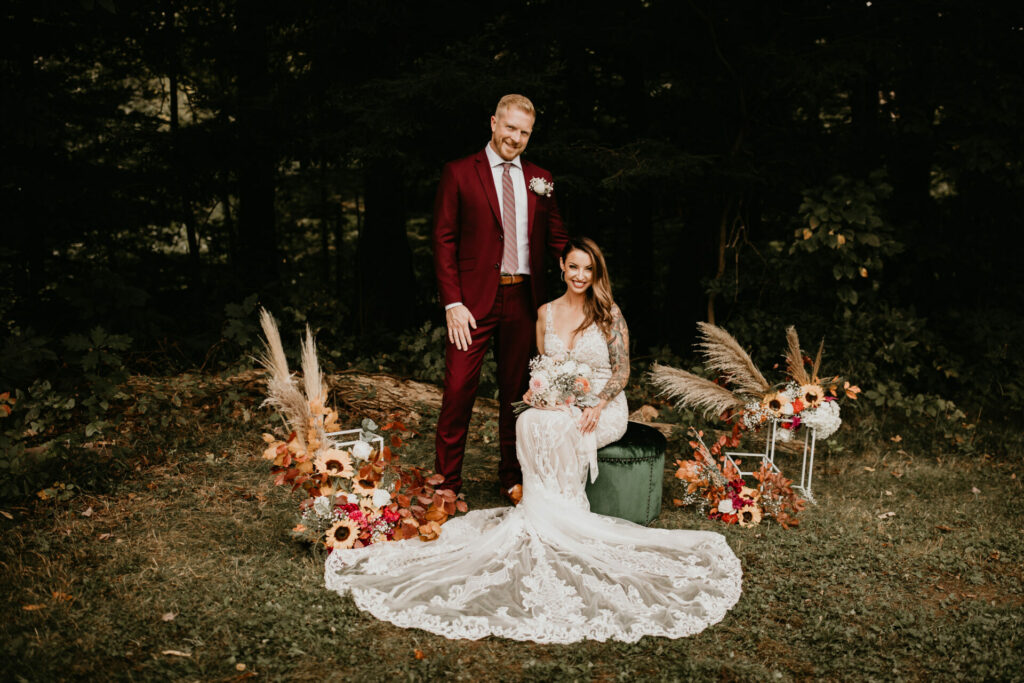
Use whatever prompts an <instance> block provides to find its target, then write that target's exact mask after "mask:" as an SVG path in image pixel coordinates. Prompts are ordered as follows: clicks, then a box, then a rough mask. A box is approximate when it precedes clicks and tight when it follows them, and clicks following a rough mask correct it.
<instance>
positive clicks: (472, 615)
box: [325, 238, 742, 643]
mask: <svg viewBox="0 0 1024 683" xmlns="http://www.w3.org/2000/svg"><path fill="white" fill-rule="evenodd" d="M559 267H560V268H561V270H562V279H563V280H564V281H565V284H566V290H565V293H564V294H563V295H562V296H561V297H559V298H557V299H555V300H554V301H551V302H549V303H547V304H545V305H543V306H541V308H540V310H539V311H538V316H537V347H538V350H539V351H540V353H541V354H544V355H547V356H551V357H553V358H554V359H557V360H559V361H564V360H573V361H575V362H576V363H583V364H585V365H586V366H588V367H589V368H590V371H591V373H592V384H591V387H590V392H589V393H590V394H591V396H590V397H589V400H586V401H580V403H581V404H584V405H585V406H586V407H584V408H583V409H582V410H581V409H580V408H579V407H578V406H577V405H574V404H573V405H566V404H563V405H560V406H557V407H553V406H549V405H539V404H540V401H539V400H538V394H539V392H535V391H533V390H531V391H528V392H527V394H526V395H525V396H524V400H525V401H526V402H527V403H531V404H538V407H534V408H530V409H528V410H526V411H525V412H523V413H522V414H521V415H520V416H519V419H518V422H517V424H516V453H517V457H518V459H519V463H520V465H521V466H522V470H523V492H522V493H523V497H522V502H521V503H520V504H519V505H518V506H516V507H507V508H494V509H488V510H475V511H472V512H470V513H469V514H467V515H466V516H464V517H459V518H455V519H452V520H450V521H448V523H446V524H445V526H444V533H442V534H441V536H440V538H438V540H436V541H432V542H429V543H425V542H422V541H420V540H418V539H412V540H406V541H397V542H393V543H379V544H373V545H370V546H367V547H364V548H358V549H349V550H338V551H335V552H334V553H332V554H331V555H330V557H329V558H328V560H327V565H326V570H325V580H326V584H327V587H328V588H330V589H332V590H335V591H337V592H338V593H341V594H345V593H347V592H350V593H351V594H352V597H353V599H354V600H355V602H356V604H357V605H358V606H359V607H360V609H363V610H366V611H367V612H369V613H371V614H373V615H374V616H376V617H377V618H380V619H384V620H387V621H390V622H392V623H394V624H396V625H398V626H402V627H409V628H421V629H424V630H427V631H430V632H433V633H437V634H440V635H443V636H447V637H449V638H470V639H476V638H482V637H484V636H489V635H495V636H502V637H505V638H514V639H517V640H530V641H535V642H540V643H571V642H576V641H579V640H583V639H591V640H600V641H604V640H609V639H610V640H621V641H628V642H632V641H636V640H639V639H640V638H641V637H643V636H645V635H655V636H666V637H669V638H678V637H683V636H687V635H691V634H693V633H697V632H699V631H701V630H703V629H704V628H706V627H707V626H709V625H711V624H714V623H716V622H718V621H720V620H721V619H722V618H723V616H724V615H725V613H726V612H727V611H728V610H729V609H730V608H731V607H732V606H733V605H734V604H735V603H736V601H737V600H738V599H739V596H740V587H741V580H742V571H741V568H740V562H739V559H737V557H736V556H735V555H734V554H733V552H732V550H731V549H730V548H729V546H728V545H727V544H726V541H725V538H724V537H723V536H722V535H720V534H717V533H713V532H709V531H687V530H668V529H651V528H648V527H644V526H640V525H637V524H633V523H632V522H627V521H624V520H621V519H616V518H613V517H606V516H603V515H598V514H594V513H592V512H590V506H589V503H588V502H587V497H586V491H585V484H586V480H587V477H588V476H594V475H596V476H600V472H599V471H597V469H596V468H597V458H596V452H597V449H598V448H600V447H601V446H604V445H606V444H608V443H611V442H613V441H616V440H617V439H619V438H621V437H622V435H623V434H624V433H625V431H626V422H627V415H628V411H627V408H626V397H625V394H624V393H623V389H624V388H625V386H626V382H627V380H628V378H629V353H628V348H629V332H628V329H627V327H626V322H625V320H624V319H623V317H622V313H621V311H620V310H619V307H618V306H616V305H615V303H614V300H613V299H612V288H611V284H610V280H609V277H608V272H607V268H606V266H605V260H604V256H603V255H602V253H601V250H600V249H599V248H598V247H597V245H596V244H595V243H594V242H593V241H591V240H589V239H586V238H577V239H572V240H570V241H569V243H568V244H567V245H566V247H565V249H564V250H563V252H562V258H561V259H560V260H559Z"/></svg>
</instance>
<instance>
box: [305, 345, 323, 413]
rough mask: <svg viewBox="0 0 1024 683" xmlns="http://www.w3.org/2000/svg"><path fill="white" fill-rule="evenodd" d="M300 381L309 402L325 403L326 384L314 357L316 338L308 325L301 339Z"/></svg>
mask: <svg viewBox="0 0 1024 683" xmlns="http://www.w3.org/2000/svg"><path fill="white" fill-rule="evenodd" d="M302 382H303V385H304V387H305V389H306V398H307V399H308V400H309V402H310V403H312V404H315V405H319V406H326V405H327V385H326V384H325V383H324V375H323V373H322V372H321V371H320V363H319V361H318V360H317V357H316V340H315V339H314V338H313V332H312V331H311V330H310V329H309V325H306V337H305V339H303V340H302Z"/></svg>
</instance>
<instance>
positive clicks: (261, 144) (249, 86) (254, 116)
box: [236, 3, 279, 296]
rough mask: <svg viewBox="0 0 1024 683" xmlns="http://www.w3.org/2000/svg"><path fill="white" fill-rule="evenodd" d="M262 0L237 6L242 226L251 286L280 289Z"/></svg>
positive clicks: (245, 275)
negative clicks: (260, 2) (260, 3)
mask: <svg viewBox="0 0 1024 683" xmlns="http://www.w3.org/2000/svg"><path fill="white" fill-rule="evenodd" d="M264 11H265V10H263V9H261V5H259V3H241V4H239V5H238V29H237V38H238V47H239V49H238V56H239V62H238V70H237V73H238V124H237V126H238V144H239V147H238V150H237V156H236V164H237V169H238V203H239V206H238V231H239V240H238V247H239V258H238V262H239V263H240V264H241V274H242V279H243V281H244V284H245V286H246V291H248V292H258V293H260V294H262V295H264V296H268V295H271V294H276V293H277V288H278V283H279V270H278V251H277V229H276V221H275V215H274V192H275V180H276V178H275V165H276V159H275V156H274V146H273V143H272V140H273V136H274V131H273V130H272V128H271V124H272V120H271V115H270V111H271V105H270V75H269V69H268V63H267V62H268V38H267V31H268V27H267V19H266V16H265V15H264V14H263V12H264Z"/></svg>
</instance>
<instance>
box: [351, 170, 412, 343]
mask: <svg viewBox="0 0 1024 683" xmlns="http://www.w3.org/2000/svg"><path fill="white" fill-rule="evenodd" d="M363 182H364V189H365V193H366V195H365V207H366V220H365V222H364V224H363V227H362V230H361V231H360V233H359V243H358V247H357V249H356V260H357V264H356V266H357V267H356V270H357V272H358V275H359V309H358V310H359V322H360V331H361V332H362V333H363V334H366V333H367V332H370V331H374V330H376V329H377V328H384V329H386V330H390V331H398V330H402V329H405V328H407V327H408V326H409V325H411V324H412V323H413V321H414V319H415V318H414V312H415V307H416V304H417V299H418V294H417V289H416V278H415V276H414V275H413V269H412V250H411V249H410V248H409V239H408V237H407V235H406V230H405V204H404V201H403V198H404V196H405V192H404V190H403V187H404V186H403V182H402V173H401V165H400V163H399V162H398V161H396V160H392V159H379V160H370V161H368V162H367V164H366V168H365V170H364V175H363Z"/></svg>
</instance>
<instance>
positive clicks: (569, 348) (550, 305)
mask: <svg viewBox="0 0 1024 683" xmlns="http://www.w3.org/2000/svg"><path fill="white" fill-rule="evenodd" d="M555 301H557V299H555V300H552V301H549V302H548V314H547V316H545V320H544V324H545V325H546V326H547V330H548V331H549V332H551V334H553V335H555V338H556V339H558V341H560V342H561V343H562V346H563V347H564V348H565V350H566V351H567V352H568V353H572V352H573V351H575V350H576V345H577V344H579V342H580V340H581V339H583V335H585V334H586V333H587V332H589V331H590V328H591V327H593V326H594V323H590V324H589V325H587V327H586V329H584V330H583V331H582V332H580V333H579V334H573V337H572V338H573V339H574V343H573V345H572V346H569V345H568V344H566V343H565V340H564V339H562V335H560V334H558V332H556V331H555V326H554V324H553V323H552V322H551V313H552V311H554V309H555Z"/></svg>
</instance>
